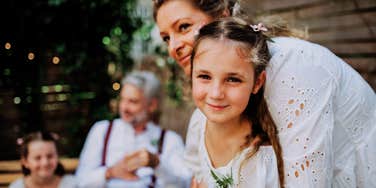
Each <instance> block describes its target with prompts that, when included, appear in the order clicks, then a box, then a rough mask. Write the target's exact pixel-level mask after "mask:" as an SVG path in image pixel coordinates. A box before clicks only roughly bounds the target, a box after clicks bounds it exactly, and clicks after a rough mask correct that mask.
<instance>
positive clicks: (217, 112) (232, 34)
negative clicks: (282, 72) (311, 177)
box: [191, 18, 284, 188]
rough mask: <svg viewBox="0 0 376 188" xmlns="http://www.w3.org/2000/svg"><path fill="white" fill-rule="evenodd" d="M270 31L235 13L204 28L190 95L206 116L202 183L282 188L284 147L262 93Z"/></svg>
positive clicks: (201, 149)
mask: <svg viewBox="0 0 376 188" xmlns="http://www.w3.org/2000/svg"><path fill="white" fill-rule="evenodd" d="M263 30H266V28H265V27H263V26H262V25H261V24H259V25H247V24H246V23H245V22H244V21H242V20H240V19H235V18H226V19H222V20H219V21H215V22H212V23H210V24H208V25H206V26H205V27H203V28H202V29H201V30H200V33H199V35H198V38H197V40H196V43H195V45H194V48H193V52H192V58H191V67H192V74H191V78H192V95H193V99H194V101H195V104H196V105H197V107H198V108H199V109H200V111H201V112H203V113H204V114H205V116H206V117H207V121H206V122H203V123H204V124H203V125H202V126H201V127H203V129H202V131H201V133H200V134H201V136H200V138H201V139H200V142H199V144H200V146H199V157H200V159H201V160H200V161H201V163H200V168H201V169H200V173H199V176H198V177H196V178H197V179H198V181H200V180H201V183H200V186H204V187H205V186H207V187H210V188H211V187H221V188H222V187H223V188H224V187H258V188H261V187H273V188H274V187H279V186H280V185H282V186H281V187H283V185H284V175H283V174H284V173H283V161H282V157H281V155H282V149H281V146H280V144H279V141H278V137H277V129H276V126H275V124H274V122H273V120H272V119H271V117H270V114H269V111H268V109H267V107H266V103H265V100H264V98H263V84H264V82H265V78H266V74H265V67H266V65H267V63H268V62H269V60H270V55H269V51H268V47H267V43H266V41H267V37H265V36H264V35H263V34H262V32H263Z"/></svg>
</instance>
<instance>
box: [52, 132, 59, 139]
mask: <svg viewBox="0 0 376 188" xmlns="http://www.w3.org/2000/svg"><path fill="white" fill-rule="evenodd" d="M50 134H51V137H52V138H53V139H54V140H55V141H57V140H59V139H60V136H59V135H58V134H57V133H54V132H51V133H50Z"/></svg>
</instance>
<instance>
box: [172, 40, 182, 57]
mask: <svg viewBox="0 0 376 188" xmlns="http://www.w3.org/2000/svg"><path fill="white" fill-rule="evenodd" d="M169 48H170V53H171V55H172V57H176V58H179V57H180V56H181V55H182V54H181V53H182V49H183V43H182V42H181V40H180V39H179V38H176V37H172V38H171V40H170V45H169Z"/></svg>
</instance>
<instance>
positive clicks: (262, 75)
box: [252, 71, 266, 94]
mask: <svg viewBox="0 0 376 188" xmlns="http://www.w3.org/2000/svg"><path fill="white" fill-rule="evenodd" d="M265 80H266V73H265V71H262V72H261V73H260V75H259V76H258V77H257V79H256V82H255V85H254V86H253V89H252V93H253V94H256V93H257V92H258V91H259V90H260V88H262V86H263V85H264V83H265Z"/></svg>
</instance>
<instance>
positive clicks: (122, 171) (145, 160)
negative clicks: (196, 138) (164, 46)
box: [76, 71, 191, 188]
mask: <svg viewBox="0 0 376 188" xmlns="http://www.w3.org/2000/svg"><path fill="white" fill-rule="evenodd" d="M160 89H161V88H160V82H159V80H158V79H157V78H156V77H155V75H154V74H152V73H151V72H146V71H144V72H132V73H130V74H129V75H128V76H126V77H125V78H124V79H123V81H122V89H121V92H120V102H119V115H120V118H119V119H115V120H113V121H107V120H105V121H99V122H97V123H95V124H94V126H93V127H92V128H91V130H90V132H89V135H88V137H87V138H86V142H85V145H84V148H83V150H82V152H81V155H80V162H79V166H78V168H77V172H76V175H77V177H78V179H79V185H80V187H90V188H91V187H127V188H147V187H176V188H180V187H186V186H187V185H188V182H189V180H190V176H191V173H190V172H189V171H188V170H187V169H186V168H185V166H184V164H183V162H182V159H181V156H182V153H183V150H184V144H183V141H182V139H181V137H180V136H179V135H177V134H176V133H175V132H172V131H165V130H163V129H161V128H160V127H159V126H158V125H156V124H155V123H153V122H152V121H151V119H152V116H153V114H154V113H155V112H156V110H157V109H158V102H159V93H160Z"/></svg>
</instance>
